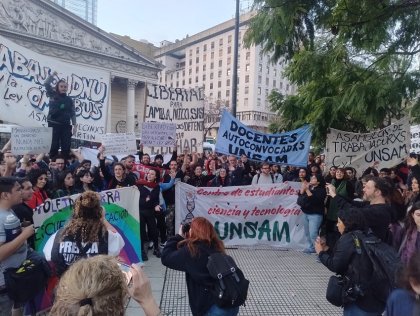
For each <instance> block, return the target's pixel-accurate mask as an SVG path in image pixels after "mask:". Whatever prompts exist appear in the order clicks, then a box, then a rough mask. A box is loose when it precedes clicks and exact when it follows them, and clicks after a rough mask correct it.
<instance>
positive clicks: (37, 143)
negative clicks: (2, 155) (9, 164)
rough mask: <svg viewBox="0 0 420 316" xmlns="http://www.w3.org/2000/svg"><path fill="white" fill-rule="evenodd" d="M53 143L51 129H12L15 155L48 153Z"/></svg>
mask: <svg viewBox="0 0 420 316" xmlns="http://www.w3.org/2000/svg"><path fill="white" fill-rule="evenodd" d="M51 141H52V128H51V127H12V133H11V152H12V154H14V155H25V154H42V153H47V152H49V151H50V148H51Z"/></svg>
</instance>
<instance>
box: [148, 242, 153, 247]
mask: <svg viewBox="0 0 420 316" xmlns="http://www.w3.org/2000/svg"><path fill="white" fill-rule="evenodd" d="M148 248H149V249H153V241H149V246H148Z"/></svg>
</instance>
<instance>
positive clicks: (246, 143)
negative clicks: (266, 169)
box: [216, 111, 312, 167]
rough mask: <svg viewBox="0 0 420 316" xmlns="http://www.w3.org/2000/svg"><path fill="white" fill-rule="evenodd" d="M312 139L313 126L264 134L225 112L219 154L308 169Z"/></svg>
mask: <svg viewBox="0 0 420 316" xmlns="http://www.w3.org/2000/svg"><path fill="white" fill-rule="evenodd" d="M311 136H312V133H311V128H310V126H309V125H305V126H302V127H301V128H298V129H296V130H293V131H289V132H284V133H279V134H266V133H262V132H260V131H257V130H253V129H252V128H249V127H248V126H246V125H244V124H243V123H241V122H240V121H239V120H237V119H236V118H235V117H233V115H231V114H230V113H228V112H227V111H224V112H223V116H222V119H221V121H220V128H219V131H218V133H217V141H216V152H218V153H222V154H226V155H234V156H237V157H239V156H241V155H246V156H247V157H248V159H251V160H254V161H258V162H263V161H267V162H269V163H274V164H282V165H290V166H298V167H299V166H301V167H306V166H307V162H308V153H309V149H310V145H311Z"/></svg>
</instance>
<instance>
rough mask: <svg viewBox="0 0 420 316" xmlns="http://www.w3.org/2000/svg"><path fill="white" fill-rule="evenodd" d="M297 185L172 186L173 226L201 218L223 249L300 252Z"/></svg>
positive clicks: (301, 238)
mask: <svg viewBox="0 0 420 316" xmlns="http://www.w3.org/2000/svg"><path fill="white" fill-rule="evenodd" d="M299 188H300V184H299V183H297V182H289V183H287V182H286V183H277V184H270V185H249V186H240V187H219V188H213V187H203V188H196V187H193V186H190V185H188V184H186V183H182V182H178V183H177V184H176V189H175V190H176V199H175V208H176V211H175V214H176V226H175V227H179V225H180V223H181V221H183V220H188V219H192V218H194V217H198V216H202V217H205V218H207V219H208V220H209V221H211V222H212V223H213V225H214V227H215V229H216V231H217V232H218V234H219V236H220V238H221V239H222V240H223V242H224V243H225V245H227V246H233V245H234V246H253V245H269V246H273V247H284V248H295V249H303V248H304V247H305V236H304V229H303V213H302V211H301V210H300V207H299V206H298V205H297V203H296V202H297V195H298V192H299Z"/></svg>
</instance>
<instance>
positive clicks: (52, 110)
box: [44, 76, 76, 127]
mask: <svg viewBox="0 0 420 316" xmlns="http://www.w3.org/2000/svg"><path fill="white" fill-rule="evenodd" d="M53 80H54V77H53V76H49V77H48V78H47V80H46V81H45V84H44V86H45V89H46V90H47V96H48V97H49V98H50V102H49V104H48V108H49V109H48V116H47V121H48V126H49V127H53V126H57V125H70V123H72V124H73V125H75V124H76V109H75V106H74V102H73V100H72V99H71V98H70V97H69V96H67V95H66V94H65V93H63V94H61V93H58V92H57V91H55V90H54V89H53V88H52V87H51V82H52V81H53Z"/></svg>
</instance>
